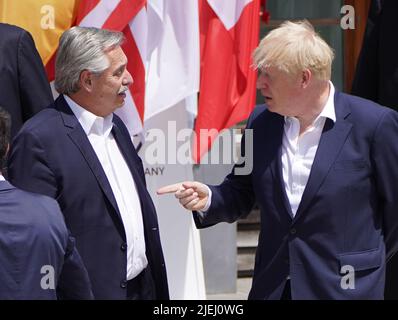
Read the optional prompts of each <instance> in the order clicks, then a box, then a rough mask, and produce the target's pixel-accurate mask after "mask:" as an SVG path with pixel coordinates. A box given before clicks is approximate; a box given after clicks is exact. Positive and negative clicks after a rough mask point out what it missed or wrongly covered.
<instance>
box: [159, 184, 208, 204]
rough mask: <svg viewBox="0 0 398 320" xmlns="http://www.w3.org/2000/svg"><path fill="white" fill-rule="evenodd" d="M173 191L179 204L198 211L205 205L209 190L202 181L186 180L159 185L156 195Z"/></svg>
mask: <svg viewBox="0 0 398 320" xmlns="http://www.w3.org/2000/svg"><path fill="white" fill-rule="evenodd" d="M166 193H174V195H175V197H176V198H177V199H178V200H179V202H180V204H181V205H182V206H183V207H184V208H185V209H187V210H190V211H200V210H203V208H204V207H205V206H206V203H207V200H208V198H209V190H208V188H207V186H206V185H205V184H203V183H200V182H196V181H186V182H180V183H176V184H171V185H168V186H164V187H161V188H160V189H158V190H157V194H158V195H163V194H166Z"/></svg>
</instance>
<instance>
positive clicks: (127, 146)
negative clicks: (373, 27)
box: [112, 122, 148, 223]
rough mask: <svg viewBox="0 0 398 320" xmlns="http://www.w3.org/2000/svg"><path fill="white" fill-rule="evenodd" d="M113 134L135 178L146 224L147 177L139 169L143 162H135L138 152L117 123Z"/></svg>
mask: <svg viewBox="0 0 398 320" xmlns="http://www.w3.org/2000/svg"><path fill="white" fill-rule="evenodd" d="M112 133H113V136H114V137H115V140H116V143H117V145H118V147H119V149H120V152H121V153H122V155H123V157H124V159H125V161H126V163H127V166H128V167H129V169H130V172H131V174H132V176H133V179H134V182H135V186H136V189H137V192H138V197H139V199H140V203H141V211H142V216H143V219H144V223H145V222H146V221H145V217H146V214H144V212H148V210H146V203H147V201H143V200H144V199H146V197H147V192H146V182H145V177H144V176H142V175H141V174H140V173H139V168H140V166H142V164H141V162H139V163H137V161H136V160H134V157H133V152H136V151H135V148H134V145H133V143H132V142H131V140H130V139H126V136H125V135H123V134H122V132H121V130H120V128H119V127H118V125H117V124H116V123H115V122H114V124H113V129H112ZM137 157H138V156H137Z"/></svg>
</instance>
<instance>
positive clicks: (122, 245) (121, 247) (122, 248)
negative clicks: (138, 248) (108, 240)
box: [120, 242, 127, 251]
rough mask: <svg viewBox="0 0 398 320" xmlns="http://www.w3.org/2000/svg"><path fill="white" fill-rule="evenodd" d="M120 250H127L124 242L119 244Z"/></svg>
mask: <svg viewBox="0 0 398 320" xmlns="http://www.w3.org/2000/svg"><path fill="white" fill-rule="evenodd" d="M120 250H122V251H126V250H127V243H126V242H123V243H122V244H121V246H120Z"/></svg>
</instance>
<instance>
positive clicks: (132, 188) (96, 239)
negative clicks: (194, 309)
mask: <svg viewBox="0 0 398 320" xmlns="http://www.w3.org/2000/svg"><path fill="white" fill-rule="evenodd" d="M123 39H124V38H123V34H122V33H120V32H112V31H108V30H103V29H97V28H83V27H73V28H71V29H70V30H68V31H66V32H65V33H64V34H63V35H62V37H61V39H60V44H59V49H58V54H57V58H56V65H55V87H56V89H57V91H58V92H59V93H60V96H59V97H58V98H57V99H56V101H55V103H54V104H53V105H51V106H50V107H49V108H47V109H46V110H43V111H41V112H40V113H38V114H37V115H36V116H34V117H33V118H32V119H30V120H29V121H28V122H27V123H26V124H25V125H24V126H23V127H22V129H21V131H20V132H19V133H18V135H17V136H16V138H15V140H14V142H13V145H12V146H11V152H10V158H9V177H10V181H11V182H12V183H14V184H15V185H16V186H18V187H20V188H22V189H25V190H29V191H35V192H38V193H42V194H45V195H47V196H50V197H52V198H54V199H56V200H57V201H58V203H59V205H60V207H61V210H62V213H63V214H64V216H65V221H66V224H67V227H68V228H69V230H70V232H71V234H72V235H73V236H74V237H75V238H76V246H77V248H78V250H79V253H80V255H81V257H82V259H83V262H84V264H85V266H86V268H87V271H88V274H89V277H90V280H91V284H92V288H93V293H94V297H95V298H96V299H133V300H141V299H145V300H149V299H168V298H169V293H168V285H167V276H166V267H165V262H164V258H163V253H162V248H161V243H160V236H159V227H158V221H157V215H156V211H155V207H154V205H153V203H152V200H151V198H150V195H149V193H148V191H147V189H146V183H145V176H144V170H143V166H142V161H141V159H140V158H139V157H138V155H137V153H136V151H135V148H134V145H133V143H132V141H131V138H130V136H129V134H128V131H127V128H126V126H125V125H124V124H123V122H122V121H121V120H120V118H119V117H118V116H117V115H115V114H113V111H115V110H116V109H117V108H120V107H122V106H123V104H124V99H125V97H126V94H125V91H126V90H127V89H128V86H129V85H130V84H131V83H132V81H133V79H132V78H131V75H130V73H129V72H128V70H127V57H126V55H125V54H124V52H123V50H122V48H121V45H122V42H123Z"/></svg>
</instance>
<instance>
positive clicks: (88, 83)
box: [79, 70, 93, 92]
mask: <svg viewBox="0 0 398 320" xmlns="http://www.w3.org/2000/svg"><path fill="white" fill-rule="evenodd" d="M79 82H80V87H81V88H82V89H84V90H85V91H87V92H91V91H92V90H93V74H92V73H91V72H90V71H88V70H83V71H82V72H81V73H80V78H79Z"/></svg>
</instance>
